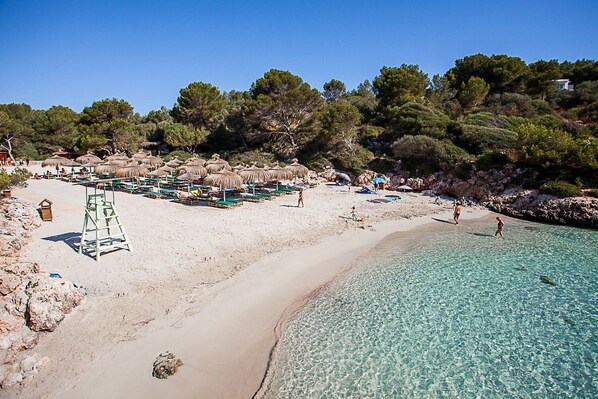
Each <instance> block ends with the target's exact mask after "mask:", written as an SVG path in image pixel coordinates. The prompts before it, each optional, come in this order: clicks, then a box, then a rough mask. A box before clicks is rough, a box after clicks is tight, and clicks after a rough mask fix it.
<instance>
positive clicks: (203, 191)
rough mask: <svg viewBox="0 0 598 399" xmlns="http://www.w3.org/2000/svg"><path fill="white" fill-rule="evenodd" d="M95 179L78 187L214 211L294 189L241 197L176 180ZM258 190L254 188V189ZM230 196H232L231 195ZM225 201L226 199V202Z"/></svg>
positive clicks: (263, 190)
mask: <svg viewBox="0 0 598 399" xmlns="http://www.w3.org/2000/svg"><path fill="white" fill-rule="evenodd" d="M100 180H101V179H98V178H96V177H86V178H82V179H78V181H77V184H81V185H85V186H96V187H98V188H110V187H112V188H113V189H115V190H119V191H122V192H126V193H128V194H141V195H143V196H144V197H147V198H152V199H169V200H172V201H173V202H177V203H180V204H184V205H196V204H198V203H200V202H203V203H206V204H207V205H208V206H210V207H214V208H225V209H229V208H234V207H238V206H241V205H243V203H244V202H253V203H260V202H264V201H271V200H273V199H274V198H276V197H279V196H282V195H288V194H293V193H295V192H296V190H295V189H294V188H291V187H286V186H279V187H278V188H268V187H260V188H259V189H257V190H256V191H255V192H249V193H241V192H238V191H234V190H226V196H225V195H224V193H223V192H222V191H215V192H214V191H211V190H212V187H209V186H201V185H192V184H191V185H190V184H189V182H179V181H176V180H161V179H150V178H146V179H142V180H138V181H137V182H133V181H131V180H130V179H122V180H112V181H108V182H107V181H104V182H100ZM253 189H254V190H255V187H253ZM229 193H230V194H229ZM225 198H226V199H225Z"/></svg>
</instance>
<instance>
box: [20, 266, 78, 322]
mask: <svg viewBox="0 0 598 399" xmlns="http://www.w3.org/2000/svg"><path fill="white" fill-rule="evenodd" d="M26 291H27V292H28V293H29V304H28V306H27V311H26V314H25V316H26V317H27V321H28V324H29V328H30V329H32V330H33V331H54V329H55V328H56V327H57V326H58V324H59V323H60V322H61V321H62V320H63V319H64V317H65V315H67V314H69V313H70V312H71V310H73V308H74V307H76V306H78V305H79V304H80V303H81V301H82V300H83V298H84V297H85V293H84V292H83V290H81V289H78V288H77V287H75V286H74V285H73V283H71V282H70V281H65V280H62V279H49V278H47V277H45V276H41V275H36V276H35V277H34V278H32V279H31V280H30V281H29V283H28V285H27V288H26Z"/></svg>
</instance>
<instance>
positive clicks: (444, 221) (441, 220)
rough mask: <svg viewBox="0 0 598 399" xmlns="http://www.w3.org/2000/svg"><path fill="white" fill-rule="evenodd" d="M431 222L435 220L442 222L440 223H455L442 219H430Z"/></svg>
mask: <svg viewBox="0 0 598 399" xmlns="http://www.w3.org/2000/svg"><path fill="white" fill-rule="evenodd" d="M432 220H435V221H437V222H442V223H448V224H455V222H451V221H449V220H444V219H438V218H432Z"/></svg>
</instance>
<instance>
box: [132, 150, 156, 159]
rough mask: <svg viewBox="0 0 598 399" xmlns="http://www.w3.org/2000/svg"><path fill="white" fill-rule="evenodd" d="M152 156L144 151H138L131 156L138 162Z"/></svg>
mask: <svg viewBox="0 0 598 399" xmlns="http://www.w3.org/2000/svg"><path fill="white" fill-rule="evenodd" d="M150 155H151V154H149V153H147V152H145V151H143V150H139V151H137V152H136V153H135V154H133V155H132V156H131V158H132V159H134V160H136V161H141V160H142V159H143V158H145V157H148V156H150Z"/></svg>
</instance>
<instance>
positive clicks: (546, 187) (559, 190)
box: [540, 181, 581, 198]
mask: <svg viewBox="0 0 598 399" xmlns="http://www.w3.org/2000/svg"><path fill="white" fill-rule="evenodd" d="M540 191H541V192H542V193H545V194H551V195H556V196H557V197H560V198H566V197H579V196H580V195H581V189H580V188H579V187H578V186H576V185H575V184H571V183H567V182H564V181H549V182H546V183H544V184H542V186H541V187H540Z"/></svg>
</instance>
